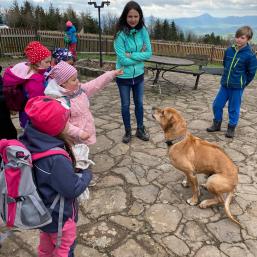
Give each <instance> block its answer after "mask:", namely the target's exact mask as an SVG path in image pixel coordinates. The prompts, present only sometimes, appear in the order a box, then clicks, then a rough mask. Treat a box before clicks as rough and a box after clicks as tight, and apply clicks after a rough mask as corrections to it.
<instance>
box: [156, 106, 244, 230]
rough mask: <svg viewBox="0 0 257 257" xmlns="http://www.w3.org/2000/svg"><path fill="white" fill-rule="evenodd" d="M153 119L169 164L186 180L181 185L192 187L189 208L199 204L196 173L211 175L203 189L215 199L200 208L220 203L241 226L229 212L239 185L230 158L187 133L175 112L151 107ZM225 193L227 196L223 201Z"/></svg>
mask: <svg viewBox="0 0 257 257" xmlns="http://www.w3.org/2000/svg"><path fill="white" fill-rule="evenodd" d="M153 117H154V118H155V119H156V120H157V121H158V122H159V124H160V126H161V127H162V129H163V131H164V136H165V140H166V143H167V145H168V155H169V158H170V161H171V164H172V165H173V166H174V167H175V168H177V169H179V170H181V171H183V172H184V173H185V175H186V178H187V180H185V181H183V182H182V184H183V185H184V186H186V185H188V182H189V183H190V184H191V186H192V191H193V196H192V198H190V199H188V200H187V202H188V203H189V204H190V205H196V204H198V197H199V195H200V190H199V187H198V181H197V177H196V174H198V173H204V174H206V175H210V176H209V177H208V179H207V181H206V184H203V185H202V186H204V187H205V188H206V189H207V190H208V191H209V192H211V193H212V194H214V198H213V199H208V200H204V201H202V202H201V203H200V205H199V206H200V208H207V207H210V206H212V205H215V204H218V203H223V204H224V206H225V212H226V214H227V216H228V217H229V218H230V219H231V220H232V221H234V222H235V223H237V224H239V225H240V223H239V222H238V221H237V220H236V219H235V218H234V217H233V216H232V215H231V212H230V209H229V205H230V202H231V199H232V197H233V192H234V190H235V188H236V186H237V183H238V168H237V166H236V165H235V164H234V163H233V161H232V160H231V159H230V158H229V156H228V155H227V154H226V153H225V152H224V151H223V150H222V149H221V148H220V147H218V146H217V145H215V144H212V143H209V142H208V141H205V140H202V139H200V138H198V137H194V136H193V135H192V134H191V133H189V132H188V131H187V125H186V121H185V120H184V118H183V117H182V116H181V115H180V114H179V113H178V111H176V110H175V109H173V108H168V107H167V108H164V109H160V108H153ZM225 193H226V194H227V196H226V198H225V199H224V196H223V194H225Z"/></svg>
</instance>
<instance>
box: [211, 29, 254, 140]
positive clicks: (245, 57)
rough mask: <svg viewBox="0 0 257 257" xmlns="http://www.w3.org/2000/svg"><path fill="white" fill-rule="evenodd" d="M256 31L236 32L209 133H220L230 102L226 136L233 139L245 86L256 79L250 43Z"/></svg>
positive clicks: (227, 57) (227, 55)
mask: <svg viewBox="0 0 257 257" xmlns="http://www.w3.org/2000/svg"><path fill="white" fill-rule="evenodd" d="M252 36H253V31H252V29H251V28H250V27H249V26H243V27H241V28H239V29H238V30H237V31H236V34H235V45H233V46H231V47H229V48H228V49H227V50H226V51H225V54H224V59H223V66H224V73H223V75H222V77H221V82H220V83H221V87H220V89H219V92H218V94H217V95H216V98H215V100H214V102H213V106H212V107H213V114H214V119H213V124H212V126H211V127H209V128H207V131H208V132H215V131H220V128H221V122H222V116H223V108H224V106H225V105H226V102H227V101H228V114H229V123H228V129H227V132H226V134H225V136H226V137H228V138H233V137H234V135H235V128H236V126H237V124H238V120H239V115H240V106H241V99H242V95H243V92H244V89H245V87H246V86H248V85H249V84H250V82H251V81H252V80H253V79H254V76H255V73H256V68H257V60H256V54H255V53H254V52H253V51H252V49H251V47H250V46H249V44H248V42H249V41H250V40H251V39H252Z"/></svg>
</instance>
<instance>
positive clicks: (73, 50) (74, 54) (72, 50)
mask: <svg viewBox="0 0 257 257" xmlns="http://www.w3.org/2000/svg"><path fill="white" fill-rule="evenodd" d="M76 47H77V44H76V43H72V44H69V51H70V52H71V53H72V55H73V57H74V59H75V61H77V60H78V57H77V51H76Z"/></svg>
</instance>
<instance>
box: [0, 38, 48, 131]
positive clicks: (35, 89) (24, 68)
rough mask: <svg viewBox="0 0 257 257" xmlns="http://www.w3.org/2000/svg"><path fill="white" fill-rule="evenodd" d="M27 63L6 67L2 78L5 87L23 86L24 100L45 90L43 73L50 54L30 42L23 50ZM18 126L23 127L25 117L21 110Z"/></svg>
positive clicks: (35, 42) (38, 45) (36, 43)
mask: <svg viewBox="0 0 257 257" xmlns="http://www.w3.org/2000/svg"><path fill="white" fill-rule="evenodd" d="M24 52H25V55H26V57H27V59H28V62H21V63H18V64H16V65H14V66H13V67H8V68H7V69H6V70H5V72H4V76H3V82H4V84H6V85H19V84H22V85H23V91H24V95H25V98H26V99H30V98H32V97H35V96H43V95H44V90H45V85H44V83H45V78H44V72H45V71H46V69H47V68H48V67H49V66H50V63H51V52H50V51H49V50H48V49H47V48H46V47H45V46H43V45H42V44H41V43H40V42H38V41H32V42H30V43H29V44H28V45H27V46H26V48H25V50H24ZM19 118H20V125H21V127H23V128H24V127H25V125H26V123H27V120H28V118H27V115H26V114H25V112H24V111H23V110H21V111H20V113H19Z"/></svg>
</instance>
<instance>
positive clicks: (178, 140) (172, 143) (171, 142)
mask: <svg viewBox="0 0 257 257" xmlns="http://www.w3.org/2000/svg"><path fill="white" fill-rule="evenodd" d="M185 137H186V135H184V136H180V137H177V138H175V139H172V140H166V141H165V143H166V144H167V146H172V145H175V144H176V143H178V142H180V141H182V140H183V139H185Z"/></svg>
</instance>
